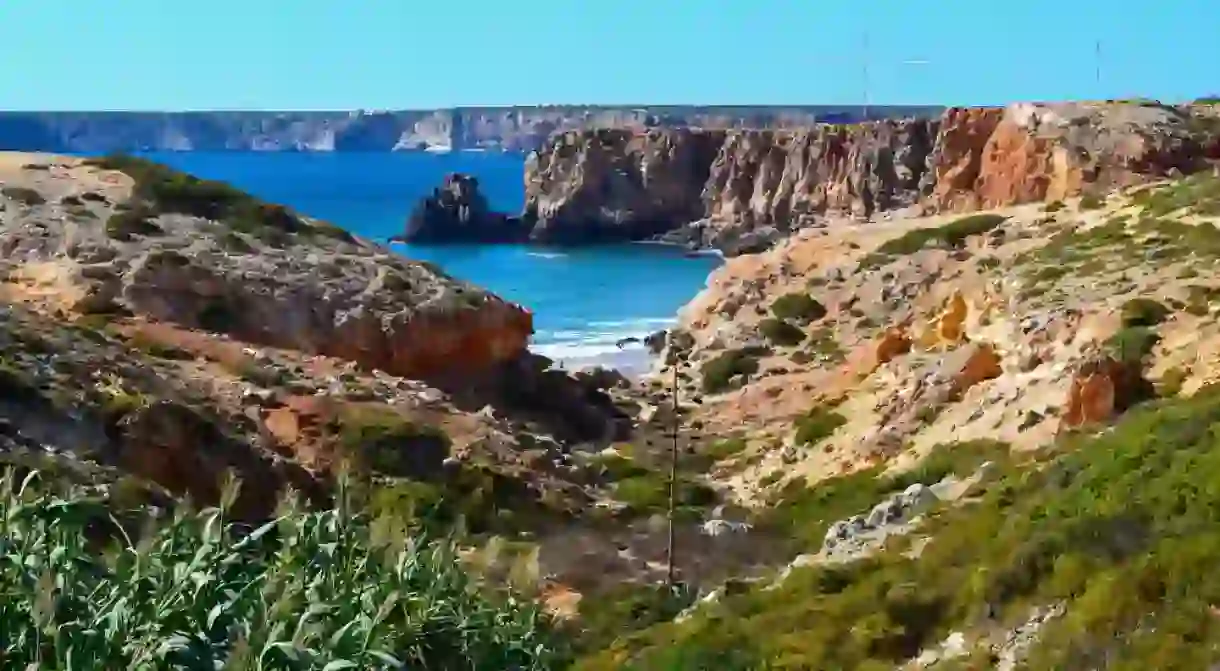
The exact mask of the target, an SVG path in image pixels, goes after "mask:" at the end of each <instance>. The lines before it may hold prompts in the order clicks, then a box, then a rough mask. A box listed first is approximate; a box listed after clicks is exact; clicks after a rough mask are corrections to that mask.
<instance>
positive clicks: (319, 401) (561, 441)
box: [0, 153, 625, 519]
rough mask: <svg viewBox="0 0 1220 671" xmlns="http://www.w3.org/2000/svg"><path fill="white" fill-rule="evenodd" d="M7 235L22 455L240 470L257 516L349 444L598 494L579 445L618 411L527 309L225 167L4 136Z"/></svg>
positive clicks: (4, 350)
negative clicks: (548, 351) (89, 157)
mask: <svg viewBox="0 0 1220 671" xmlns="http://www.w3.org/2000/svg"><path fill="white" fill-rule="evenodd" d="M0 250H2V253H0V279H2V282H0V297H2V298H3V301H4V309H3V312H2V313H0V447H2V448H3V449H0V453H2V454H3V455H4V460H5V461H13V460H17V461H20V462H22V463H28V462H31V461H33V462H34V463H48V464H52V465H55V466H54V467H55V468H56V469H58V470H63V469H67V470H70V471H81V472H83V473H85V474H87V475H88V474H93V476H97V477H102V476H105V477H106V478H109V479H115V478H118V479H120V480H122V479H123V478H134V479H135V481H136V482H139V483H143V485H147V486H151V487H153V488H155V489H158V490H165V491H167V492H169V493H170V494H173V495H178V496H182V495H189V496H191V497H192V498H194V499H195V500H197V501H199V502H204V503H206V502H211V501H215V500H216V497H217V496H218V495H219V491H220V486H221V483H222V481H223V479H224V477H225V476H226V473H228V472H230V471H233V472H235V474H236V475H237V476H238V477H240V478H242V479H245V480H247V482H248V483H250V484H252V486H247V487H246V488H244V489H243V492H245V493H244V495H243V496H244V498H243V499H242V500H241V501H240V502H239V503H240V505H239V506H238V508H239V509H240V510H241V511H242V514H243V515H249V516H252V517H258V516H261V515H266V514H268V513H269V512H270V510H271V508H272V507H273V506H274V505H275V503H276V499H277V495H278V494H279V493H282V492H283V491H284V489H285V488H286V487H289V486H291V487H293V488H295V489H297V490H300V491H304V492H306V493H308V494H310V495H311V496H314V497H320V498H325V497H326V496H327V495H328V492H329V489H330V486H331V484H332V482H333V477H334V476H335V474H336V473H337V470H338V469H339V468H340V466H341V465H342V464H344V463H353V464H355V465H356V466H357V467H358V468H361V469H371V470H372V471H373V472H376V473H380V474H382V475H383V476H392V477H398V478H413V479H418V480H420V481H422V482H425V483H432V485H430V486H436V487H440V488H441V489H442V491H446V492H447V497H448V498H447V499H446V501H447V502H446V504H445V505H450V502H449V501H450V499H452V504H455V505H458V506H461V505H465V504H462V503H461V501H462V500H463V499H462V497H463V496H473V497H475V498H474V499H473V500H474V501H483V500H484V499H483V498H479V497H485V496H486V495H487V494H486V492H485V491H484V490H487V491H491V490H493V489H494V491H495V492H496V495H495V496H496V497H501V498H495V499H491V500H487V501H486V502H485V503H482V504H477V505H482V506H485V507H484V508H480V509H479V510H471V511H470V512H471V513H472V514H475V515H476V516H477V515H486V514H489V510H490V509H488V508H486V506H491V505H504V506H507V505H509V503H508V502H509V501H512V502H514V503H513V504H512V505H513V507H520V508H521V509H536V510H539V511H541V513H545V514H541V513H540V514H541V518H542V519H551V516H558V517H556V518H555V519H558V518H559V517H562V516H563V515H566V514H569V513H570V512H572V511H575V510H579V509H580V507H581V506H582V505H583V503H582V502H584V501H587V500H588V499H589V497H590V496H591V494H590V492H591V491H592V490H589V489H588V486H589V481H582V480H581V476H580V473H579V471H580V469H579V468H578V467H576V466H573V465H572V463H571V457H570V455H569V453H570V452H571V450H572V446H573V445H581V444H588V445H590V446H592V447H593V448H596V447H598V446H599V445H606V444H608V442H607V441H610V440H613V439H614V438H615V436H617V435H619V434H620V433H621V431H622V422H623V420H624V419H625V417H624V415H623V414H622V412H621V411H620V410H619V409H617V408H616V407H615V405H614V402H613V400H612V399H611V398H610V397H608V396H607V395H606V394H605V393H604V392H603V391H601V389H603V388H604V386H599V384H601V383H600V382H598V381H597V380H593V379H591V378H581V377H575V378H574V377H572V376H569V375H567V374H564V373H562V372H558V371H550V370H546V368H547V363H548V362H546V361H545V360H539V359H538V358H537V357H534V356H533V355H530V354H529V353H528V351H527V346H528V343H529V338H530V336H531V333H532V325H531V321H532V319H531V315H530V314H529V313H528V312H527V311H526V310H524V309H522V308H521V307H519V306H517V305H515V304H511V303H508V302H506V301H504V300H502V299H500V298H499V297H496V296H494V295H491V294H489V293H487V292H485V291H483V290H482V289H479V288H478V287H474V286H471V285H469V284H467V283H464V282H461V281H458V280H455V279H453V278H450V277H448V276H446V275H444V274H443V273H442V272H440V271H439V270H438V269H436V268H434V267H432V266H429V265H427V264H423V263H417V262H414V261H408V260H406V259H403V258H402V257H399V256H397V255H394V254H391V253H390V252H389V251H388V250H386V249H385V248H383V247H380V246H377V245H374V244H371V243H369V242H366V241H363V240H360V239H358V238H355V237H353V236H351V235H349V234H347V233H346V232H344V231H342V230H339V229H337V228H334V227H332V226H330V225H329V224H326V223H324V222H319V221H315V220H311V219H309V218H306V217H303V216H300V215H297V214H296V213H294V212H292V211H290V210H288V209H286V208H283V207H280V206H276V205H270V204H267V203H262V202H259V201H257V200H255V199H253V198H251V197H250V196H248V195H246V194H244V193H242V192H240V191H236V190H234V189H232V188H230V187H228V186H227V185H224V184H219V183H214V182H206V181H200V180H195V179H193V178H190V177H187V176H184V175H181V174H179V173H175V172H173V171H170V170H168V169H165V168H163V167H161V166H158V165H155V164H151V163H147V162H144V161H140V160H136V159H122V158H119V159H106V160H99V161H82V160H80V159H73V158H65V157H57V156H50V155H33V154H13V153H8V154H0ZM613 382H614V381H613V380H610V382H609V383H613ZM56 464H57V465H56ZM98 469H100V470H98ZM106 474H109V475H106ZM90 477H92V476H90ZM455 487H456V488H457V489H456V490H453V489H452V488H455ZM488 488H490V489H488ZM451 490H452V491H451ZM458 492H464V493H458ZM493 501H497V502H498V503H493ZM543 501H545V502H546V503H543ZM472 505H473V504H472ZM531 506H533V508H531Z"/></svg>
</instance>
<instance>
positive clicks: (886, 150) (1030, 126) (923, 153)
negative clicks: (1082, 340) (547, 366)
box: [525, 102, 1220, 253]
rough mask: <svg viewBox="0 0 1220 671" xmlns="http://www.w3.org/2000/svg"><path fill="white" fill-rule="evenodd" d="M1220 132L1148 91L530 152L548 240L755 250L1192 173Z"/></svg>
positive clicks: (643, 135)
mask: <svg viewBox="0 0 1220 671" xmlns="http://www.w3.org/2000/svg"><path fill="white" fill-rule="evenodd" d="M1218 142H1220V123H1216V122H1215V117H1214V116H1212V115H1211V113H1210V111H1203V110H1198V109H1194V108H1173V107H1168V106H1164V105H1159V104H1153V103H1137V102H1102V103H1056V104H1024V103H1022V104H1014V105H1010V106H1008V107H1006V108H953V109H949V110H947V111H946V112H945V113H944V114H943V115H941V116H940V117H939V118H938V119H934V120H926V119H908V120H886V121H876V122H868V123H863V124H855V125H842V124H822V125H816V126H813V127H811V128H808V129H804V130H784V129H781V130H730V131H727V132H724V131H692V130H670V129H665V130H657V129H653V130H649V131H646V132H644V131H641V132H634V131H630V130H615V131H572V132H566V133H560V134H558V135H556V136H555V137H553V138H552V139H551V141H549V142H548V143H547V145H546V146H544V147H542V148H541V149H540V150H539V151H538V152H537V153H536V155H535V156H534V157H533V158H532V159H531V161H530V163H529V164H528V165H527V168H526V197H527V204H526V212H525V216H526V218H528V219H536V220H537V224H536V225H535V227H534V228H535V231H536V233H537V237H538V238H540V239H550V240H572V241H585V240H601V239H605V238H607V237H613V238H615V239H638V238H643V237H650V236H656V237H659V238H660V239H663V240H665V241H669V242H674V243H678V244H686V245H691V246H700V247H702V246H710V247H716V248H719V249H722V250H724V251H726V252H728V253H750V252H757V251H761V250H762V249H766V248H768V247H770V246H771V245H772V244H774V243H775V242H776V241H778V240H780V239H782V238H784V237H785V236H787V235H789V234H791V233H792V232H793V231H796V230H800V229H803V228H806V227H810V226H818V225H819V224H818V221H819V217H821V216H823V215H829V214H835V215H850V216H856V217H863V218H869V217H872V216H875V215H878V214H882V213H886V212H894V213H900V212H902V211H905V210H906V209H908V208H912V207H914V208H918V210H920V211H924V212H944V211H953V212H965V211H970V210H975V209H980V208H991V207H1003V206H1009V205H1016V204H1021V203H1028V202H1036V201H1050V200H1061V199H1063V198H1068V197H1072V196H1077V195H1080V194H1081V193H1085V192H1098V193H1100V192H1105V191H1107V190H1110V189H1112V188H1115V187H1122V186H1127V185H1132V184H1138V183H1142V182H1146V181H1148V180H1152V179H1158V178H1163V177H1166V176H1169V175H1174V174H1187V173H1191V172H1195V171H1198V170H1202V169H1205V168H1207V167H1208V164H1207V162H1206V159H1208V158H1209V157H1214V156H1215V155H1216V154H1217V146H1218ZM713 145H715V146H713ZM581 231H588V233H587V234H584V233H581Z"/></svg>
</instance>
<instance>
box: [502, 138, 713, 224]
mask: <svg viewBox="0 0 1220 671" xmlns="http://www.w3.org/2000/svg"><path fill="white" fill-rule="evenodd" d="M724 140H725V134H724V132H722V131H704V130H689V129H684V130H675V131H661V130H651V131H646V132H642V133H641V132H633V131H630V130H605V129H603V130H596V131H578V132H572V133H563V134H559V135H556V136H555V137H554V138H553V139H552V141H551V143H550V144H549V145H548V146H547V147H546V148H544V149H543V150H542V151H540V152H537V153H535V154H534V155H532V156H531V157H530V159H529V161H528V162H527V165H526V203H525V213H524V215H523V218H524V219H525V220H526V221H527V222H534V226H533V231H532V233H531V238H532V239H533V240H536V241H539V242H560V243H566V242H588V241H597V240H608V239H609V240H623V239H641V238H647V237H649V236H652V235H655V234H657V233H662V232H664V231H666V230H668V229H669V228H671V227H672V223H673V222H675V221H690V220H692V219H696V218H698V217H699V216H700V214H701V213H702V211H703V203H702V200H701V189H700V186H701V185H702V184H703V183H704V182H706V181H707V179H708V174H709V171H710V169H711V165H712V160H713V158H714V157H715V156H716V153H717V152H718V151H719V150H720V147H721V146H722V145H723V144H724Z"/></svg>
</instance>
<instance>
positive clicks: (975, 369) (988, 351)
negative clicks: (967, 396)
mask: <svg viewBox="0 0 1220 671" xmlns="http://www.w3.org/2000/svg"><path fill="white" fill-rule="evenodd" d="M1002 363H1003V360H1002V359H1001V358H1000V355H999V353H998V352H996V350H995V348H994V347H993V346H992V345H991V344H989V343H981V344H979V345H975V346H974V350H973V351H972V352H971V353H970V356H969V357H968V358H967V359H966V362H965V364H963V365H962V369H961V370H960V371H959V372H958V373H957V375H955V376H954V377H953V394H954V395H955V396H961V395H962V394H964V393H966V390H967V389H969V388H971V387H973V386H974V385H976V384H978V383H980V382H983V381H986V380H994V379H995V378H997V377H999V376H1000V375H1001V374H1002V373H1003V372H1004V369H1003V367H1002V365H1001V364H1002Z"/></svg>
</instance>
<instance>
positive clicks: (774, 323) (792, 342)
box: [758, 317, 805, 347]
mask: <svg viewBox="0 0 1220 671" xmlns="http://www.w3.org/2000/svg"><path fill="white" fill-rule="evenodd" d="M758 332H759V333H760V334H762V337H764V338H766V339H767V342H769V343H771V344H772V345H775V346H777V347H795V346H797V345H799V344H801V343H802V342H804V341H805V332H804V331H802V330H801V329H800V327H798V326H793V325H792V324H789V323H788V322H786V321H783V320H782V319H774V318H772V317H767V318H766V319H764V320H762V321H760V322H759V323H758Z"/></svg>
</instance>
